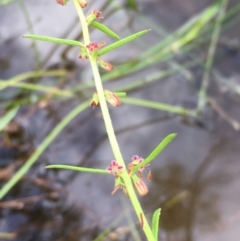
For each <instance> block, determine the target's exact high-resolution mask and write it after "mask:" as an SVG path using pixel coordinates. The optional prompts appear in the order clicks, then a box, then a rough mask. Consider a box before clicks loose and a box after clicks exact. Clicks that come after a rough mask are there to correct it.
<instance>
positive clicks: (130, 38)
mask: <svg viewBox="0 0 240 241" xmlns="http://www.w3.org/2000/svg"><path fill="white" fill-rule="evenodd" d="M149 31H150V29H146V30H143V31H140V32H137V33H135V34H133V35H130V36H128V37H126V38H124V39H121V40H119V41H117V42H115V43H113V44H110V45H108V46H107V47H105V48H103V49H101V50H100V51H99V52H98V56H102V55H104V54H106V53H108V52H109V51H112V50H114V49H116V48H119V47H121V46H122V45H124V44H127V43H129V42H131V41H133V40H135V39H137V38H139V37H141V36H143V35H144V34H146V33H148V32H149Z"/></svg>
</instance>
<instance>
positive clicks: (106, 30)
mask: <svg viewBox="0 0 240 241" xmlns="http://www.w3.org/2000/svg"><path fill="white" fill-rule="evenodd" d="M90 25H91V26H93V27H94V28H96V29H98V30H100V31H101V32H103V33H105V34H107V35H108V36H110V37H112V38H114V39H117V40H119V39H120V37H119V36H118V35H117V34H116V33H115V32H113V31H112V30H111V29H110V28H108V27H107V26H106V25H104V24H102V23H99V22H97V21H92V22H91V23H90Z"/></svg>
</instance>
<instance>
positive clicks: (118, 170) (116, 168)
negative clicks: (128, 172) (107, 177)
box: [107, 160, 123, 176]
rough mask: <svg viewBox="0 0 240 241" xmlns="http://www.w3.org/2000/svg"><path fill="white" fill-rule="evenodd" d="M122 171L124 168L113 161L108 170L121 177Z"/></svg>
mask: <svg viewBox="0 0 240 241" xmlns="http://www.w3.org/2000/svg"><path fill="white" fill-rule="evenodd" d="M122 170H123V166H121V165H119V164H118V163H117V162H116V161H115V160H112V161H111V164H110V166H109V167H108V168H107V171H108V172H110V173H111V174H113V175H114V176H120V175H121V173H122Z"/></svg>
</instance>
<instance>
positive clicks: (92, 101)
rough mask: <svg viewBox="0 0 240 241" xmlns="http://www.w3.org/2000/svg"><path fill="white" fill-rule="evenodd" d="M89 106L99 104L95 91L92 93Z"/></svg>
mask: <svg viewBox="0 0 240 241" xmlns="http://www.w3.org/2000/svg"><path fill="white" fill-rule="evenodd" d="M90 106H92V107H93V108H94V107H98V106H100V102H99V98H98V94H97V93H94V94H93V97H92V100H91V103H90Z"/></svg>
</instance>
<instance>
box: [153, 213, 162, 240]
mask: <svg viewBox="0 0 240 241" xmlns="http://www.w3.org/2000/svg"><path fill="white" fill-rule="evenodd" d="M160 214H161V208H158V209H157V210H156V211H155V212H154V213H153V217H152V233H153V236H154V238H155V240H156V241H158V228H159V218H160Z"/></svg>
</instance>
